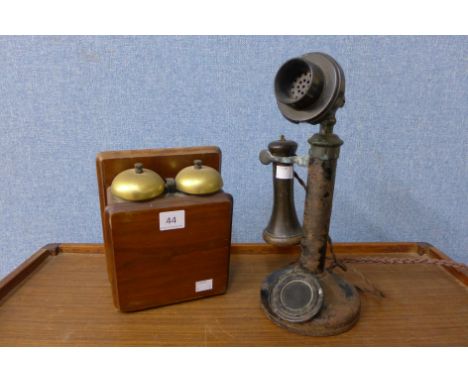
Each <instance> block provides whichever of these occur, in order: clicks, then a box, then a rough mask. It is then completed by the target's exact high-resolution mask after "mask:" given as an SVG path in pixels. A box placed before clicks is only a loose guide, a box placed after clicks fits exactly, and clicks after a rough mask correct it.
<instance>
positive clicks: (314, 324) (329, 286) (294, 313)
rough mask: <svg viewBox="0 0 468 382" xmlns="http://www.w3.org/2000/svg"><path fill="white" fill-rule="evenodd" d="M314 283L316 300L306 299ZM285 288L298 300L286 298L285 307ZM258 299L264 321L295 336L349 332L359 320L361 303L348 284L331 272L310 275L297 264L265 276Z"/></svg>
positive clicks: (353, 289) (355, 292) (354, 290)
mask: <svg viewBox="0 0 468 382" xmlns="http://www.w3.org/2000/svg"><path fill="white" fill-rule="evenodd" d="M305 280H306V281H305ZM311 280H314V281H311ZM315 282H317V283H318V285H319V289H315V291H316V292H317V295H316V298H313V297H310V298H307V288H308V287H309V286H311V289H310V290H314V288H316V284H315ZM301 283H302V284H301ZM314 284H315V287H314V286H312V285H314ZM288 285H294V286H295V288H297V290H296V291H295V293H297V294H298V295H299V298H297V297H296V299H295V298H294V297H292V298H291V297H286V299H287V300H288V301H289V302H286V304H285V303H284V301H285V300H284V298H285V296H284V295H285V293H288V292H287V287H288ZM304 285H307V287H304ZM299 289H302V291H300V290H299ZM319 291H320V292H319ZM311 293H312V292H311ZM293 294H294V292H293ZM319 294H320V296H319ZM260 296H261V303H262V308H263V311H264V312H265V314H266V315H267V317H268V318H269V319H270V320H272V321H273V322H274V323H275V324H277V325H279V326H281V327H283V328H286V329H288V330H290V331H292V332H295V333H298V334H303V335H308V336H331V335H335V334H339V333H343V332H345V331H347V330H349V329H350V328H352V327H353V326H354V324H355V323H356V322H357V321H358V319H359V313H360V307H361V302H360V298H359V294H358V293H357V291H356V289H355V288H354V287H353V286H352V285H351V284H349V283H348V282H346V281H345V280H344V279H343V278H341V277H339V276H338V275H336V274H335V273H333V272H329V271H325V272H322V273H319V274H313V273H310V272H308V271H307V270H305V269H304V268H302V267H301V266H300V265H299V264H298V263H296V264H293V265H291V266H289V267H287V268H284V269H280V270H278V271H275V272H273V273H271V274H270V275H268V276H267V278H266V279H265V280H264V282H263V284H262V288H261V291H260ZM301 310H302V312H301ZM306 317H308V318H307V319H306Z"/></svg>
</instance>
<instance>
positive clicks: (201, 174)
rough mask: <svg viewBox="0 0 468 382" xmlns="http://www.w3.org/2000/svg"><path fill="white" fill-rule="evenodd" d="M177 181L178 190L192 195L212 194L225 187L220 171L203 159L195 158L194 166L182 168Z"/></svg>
mask: <svg viewBox="0 0 468 382" xmlns="http://www.w3.org/2000/svg"><path fill="white" fill-rule="evenodd" d="M175 182H176V187H177V190H179V191H181V192H184V193H186V194H192V195H205V194H212V193H214V192H217V191H219V190H220V189H221V188H222V187H223V179H222V178H221V175H220V173H219V172H218V171H216V170H215V169H214V168H212V167H209V166H204V165H203V164H202V161H201V160H195V161H193V166H189V167H186V168H184V169H182V170H181V171H180V172H179V173H178V174H177V176H176V178H175Z"/></svg>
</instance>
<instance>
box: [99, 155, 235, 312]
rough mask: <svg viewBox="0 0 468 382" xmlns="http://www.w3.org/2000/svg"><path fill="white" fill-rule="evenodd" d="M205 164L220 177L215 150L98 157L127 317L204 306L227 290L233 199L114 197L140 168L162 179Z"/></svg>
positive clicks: (112, 272)
mask: <svg viewBox="0 0 468 382" xmlns="http://www.w3.org/2000/svg"><path fill="white" fill-rule="evenodd" d="M198 160H201V161H202V162H203V165H206V166H209V167H211V168H213V169H215V170H217V171H219V172H220V170H221V151H220V149H219V148H217V147H189V148H175V149H149V150H128V151H108V152H102V153H99V154H98V155H97V158H96V167H97V179H98V187H99V199H100V207H101V218H102V227H103V235H104V244H105V252H106V261H107V271H108V276H109V281H110V283H111V286H112V294H113V299H114V304H115V306H116V307H117V308H118V309H120V310H121V311H124V312H130V311H136V310H141V309H147V308H153V307H158V306H162V305H168V304H173V303H177V302H182V301H187V300H193V299H198V298H201V297H207V296H212V295H217V294H222V293H224V292H225V291H226V288H227V284H228V276H229V254H230V245H231V222H232V196H231V195H230V194H227V193H225V192H223V191H222V190H220V191H218V192H215V193H211V194H208V195H189V194H185V193H182V192H164V193H163V194H162V195H160V196H158V197H156V198H153V199H151V200H147V201H138V202H135V201H126V200H122V199H120V198H118V197H116V196H115V195H114V194H113V193H112V192H111V190H110V187H111V184H112V181H113V179H114V178H115V177H116V176H117V175H118V174H120V173H121V172H122V171H124V170H127V169H131V168H133V167H134V165H135V163H141V165H142V166H143V167H144V168H145V169H149V170H152V171H154V172H156V173H157V174H159V175H160V176H161V177H162V178H163V179H168V178H176V176H177V174H178V173H179V172H180V171H181V170H182V169H184V168H186V167H188V166H191V165H193V163H194V161H198Z"/></svg>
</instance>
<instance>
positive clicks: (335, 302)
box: [260, 53, 360, 336]
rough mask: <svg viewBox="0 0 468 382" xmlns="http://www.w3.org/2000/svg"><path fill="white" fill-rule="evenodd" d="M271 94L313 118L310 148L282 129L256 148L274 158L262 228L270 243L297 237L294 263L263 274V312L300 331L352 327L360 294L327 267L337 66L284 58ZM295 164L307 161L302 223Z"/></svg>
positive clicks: (289, 111) (293, 115) (292, 112)
mask: <svg viewBox="0 0 468 382" xmlns="http://www.w3.org/2000/svg"><path fill="white" fill-rule="evenodd" d="M274 91H275V96H276V101H277V104H278V108H279V110H280V112H281V114H282V115H283V116H284V117H285V118H286V119H287V120H289V121H290V122H293V123H296V124H299V123H308V124H313V125H316V124H319V125H320V129H319V132H317V133H315V134H314V135H312V136H311V137H310V138H309V140H308V142H309V144H310V149H309V153H308V155H303V156H299V155H297V154H296V149H297V143H296V142H294V141H291V140H287V139H285V138H284V136H282V137H281V138H280V139H279V140H277V141H273V142H271V143H270V144H269V145H268V149H266V150H262V151H261V152H260V161H261V163H263V164H264V165H268V164H272V167H273V190H274V198H273V199H274V202H273V210H272V214H271V218H270V221H269V223H268V225H267V227H266V228H265V230H264V232H263V238H264V240H265V241H266V242H268V243H270V244H273V245H279V246H284V245H293V244H300V247H301V254H300V257H299V259H298V260H297V261H296V262H295V263H294V264H292V265H290V266H288V267H286V268H283V269H280V270H277V271H275V272H273V273H271V274H270V275H268V276H267V277H266V278H265V280H264V282H263V284H262V287H261V293H260V295H261V302H262V307H263V310H264V312H265V313H266V315H267V316H268V317H269V318H270V319H271V320H272V321H273V322H275V323H276V324H278V325H280V326H282V327H284V328H287V329H288V330H291V331H293V332H297V333H300V334H306V335H312V336H321V335H333V334H338V333H341V332H344V331H346V330H348V329H349V328H351V327H352V326H353V325H354V324H355V322H356V321H357V319H358V317H359V311H360V299H359V295H358V293H357V291H356V289H355V288H354V286H352V285H351V284H349V283H348V282H347V281H346V280H344V279H343V278H341V277H339V276H338V275H337V274H335V273H333V272H332V271H329V270H326V269H325V267H324V266H325V255H326V251H327V245H328V241H329V236H328V231H329V226H330V216H331V209H332V201H333V189H334V183H335V171H336V164H337V160H338V156H339V152H340V146H341V145H342V144H343V141H342V140H341V139H340V138H339V137H338V136H337V135H336V134H334V133H333V127H334V125H335V123H336V119H335V113H336V111H337V110H338V109H339V108H340V107H342V106H343V105H344V103H345V95H344V93H345V77H344V73H343V70H342V68H341V67H340V65H339V64H338V63H337V62H336V61H335V60H334V59H333V58H332V57H330V56H329V55H327V54H324V53H309V54H306V55H304V56H302V57H298V58H293V59H291V60H289V61H287V62H286V63H284V64H283V65H282V66H281V67H280V69H279V70H278V72H277V74H276V77H275V80H274ZM294 165H299V166H306V167H307V168H308V177H307V186H306V200H305V207H304V224H303V227H301V226H300V224H299V222H298V219H297V215H296V211H295V207H294V200H293V183H294Z"/></svg>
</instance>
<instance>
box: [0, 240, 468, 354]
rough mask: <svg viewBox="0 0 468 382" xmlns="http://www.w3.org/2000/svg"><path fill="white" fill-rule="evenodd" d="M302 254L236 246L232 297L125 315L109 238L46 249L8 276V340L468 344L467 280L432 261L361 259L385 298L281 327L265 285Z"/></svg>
mask: <svg viewBox="0 0 468 382" xmlns="http://www.w3.org/2000/svg"><path fill="white" fill-rule="evenodd" d="M335 247H336V248H335V251H336V253H337V255H338V256H343V255H346V256H383V255H385V256H405V257H415V256H421V255H423V254H425V255H426V256H430V257H436V258H443V257H444V255H443V254H441V252H440V251H438V250H437V249H435V248H434V247H431V246H430V245H428V244H423V243H419V244H418V243H373V244H372V243H362V244H336V245H335ZM296 258H297V254H296V250H284V251H283V253H278V250H277V249H274V248H273V247H270V246H267V245H241V244H239V245H233V250H232V255H231V273H230V277H231V280H230V284H229V288H228V291H227V293H226V294H225V295H222V296H216V297H210V298H206V299H201V300H196V301H191V302H186V303H181V304H176V305H171V306H166V307H162V308H158V309H150V310H146V311H141V312H135V313H120V312H118V311H117V310H116V309H115V308H114V306H113V304H112V297H111V289H110V285H109V283H108V280H107V274H106V265H105V257H104V255H103V248H102V246H101V245H97V244H89V245H85V244H82V245H72V244H63V245H60V246H49V247H45V248H44V249H42V250H41V251H38V252H37V253H36V254H35V255H34V256H32V257H31V258H30V259H29V260H27V261H26V262H25V263H24V264H23V265H22V266H20V268H19V269H17V270H15V271H14V272H12V273H11V274H10V275H9V276H7V277H6V278H5V279H4V280H2V281H0V345H15V346H16V345H23V346H34V345H39V346H43V345H44V346H46V345H48V346H70V345H73V346H116V345H119V346H134V345H137V346H334V345H339V346H343V345H344V346H381V345H386V346H393V345H396V346H411V345H465V346H466V345H468V287H467V283H468V277H467V276H466V275H465V274H462V273H459V272H456V271H451V272H449V271H448V270H446V269H445V268H442V267H440V266H434V265H375V264H362V265H353V266H355V267H356V268H357V269H359V270H360V271H361V272H362V273H363V274H365V276H366V277H367V278H368V279H369V280H370V281H371V282H372V283H373V284H375V285H376V286H377V287H378V288H379V289H380V290H382V291H383V292H384V293H385V298H381V299H379V298H377V297H375V296H373V295H371V294H366V293H364V294H361V304H362V311H361V317H360V320H359V322H358V323H357V324H356V326H355V327H354V328H352V329H351V330H350V331H348V332H346V333H344V334H341V335H338V336H334V337H325V338H314V337H304V336H300V335H297V334H293V333H290V332H288V331H286V330H284V329H281V328H279V327H277V326H276V325H275V324H273V323H272V322H270V321H269V320H268V319H267V318H266V316H265V315H264V313H263V312H262V310H261V308H260V299H259V288H260V284H261V282H262V279H263V278H264V277H265V276H266V275H267V274H268V273H270V272H271V271H273V270H275V269H278V268H281V267H283V266H285V265H287V264H288V263H290V262H292V261H293V260H295V259H296Z"/></svg>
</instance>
